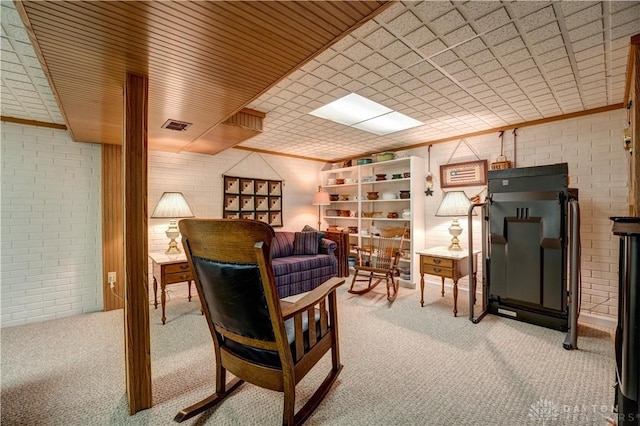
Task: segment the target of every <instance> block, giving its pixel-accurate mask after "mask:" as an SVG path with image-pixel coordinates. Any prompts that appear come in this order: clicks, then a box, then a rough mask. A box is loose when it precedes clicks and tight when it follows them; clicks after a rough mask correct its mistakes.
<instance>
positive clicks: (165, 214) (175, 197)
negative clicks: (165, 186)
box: [151, 192, 193, 219]
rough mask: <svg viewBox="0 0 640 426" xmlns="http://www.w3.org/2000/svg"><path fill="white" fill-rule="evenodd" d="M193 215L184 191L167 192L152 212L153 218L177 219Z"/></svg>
mask: <svg viewBox="0 0 640 426" xmlns="http://www.w3.org/2000/svg"><path fill="white" fill-rule="evenodd" d="M181 217H193V213H192V212H191V209H190V208H189V204H187V200H185V199H184V195H182V192H165V193H163V194H162V197H160V201H158V205H156V208H155V209H154V210H153V213H152V214H151V218H152V219H177V218H181Z"/></svg>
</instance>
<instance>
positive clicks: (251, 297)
mask: <svg viewBox="0 0 640 426" xmlns="http://www.w3.org/2000/svg"><path fill="white" fill-rule="evenodd" d="M179 226H180V232H181V233H182V242H183V245H184V248H185V252H186V254H187V259H188V260H189V264H190V265H191V268H192V271H194V278H195V282H196V286H197V288H198V293H199V294H200V295H201V297H202V299H203V306H204V313H205V316H206V319H207V323H208V325H209V331H210V332H211V336H212V337H213V343H214V346H215V359H216V392H215V393H214V394H213V395H211V396H210V397H208V398H206V399H204V400H202V401H201V402H198V403H196V404H194V405H192V406H190V407H188V408H186V409H184V410H182V411H181V412H180V413H179V414H178V415H177V416H176V417H175V420H176V421H178V422H181V421H183V420H186V419H188V418H191V417H193V416H195V415H197V414H199V413H201V412H203V411H205V410H207V409H209V408H211V407H214V406H215V405H217V404H219V403H220V402H222V401H223V400H224V399H225V398H226V397H227V396H228V395H229V394H230V393H231V392H233V391H234V390H235V389H236V388H237V387H238V386H239V385H241V384H242V383H243V382H244V381H247V382H249V383H253V384H255V385H257V386H260V387H263V388H267V389H272V390H277V391H280V392H284V410H283V417H282V424H283V425H293V424H302V423H303V422H304V421H305V420H306V419H307V418H308V417H309V416H310V415H311V413H313V411H314V410H315V408H316V407H317V406H318V405H319V404H320V402H321V401H322V399H323V398H324V397H325V395H326V394H327V393H328V391H329V389H330V388H331V386H332V385H333V383H334V382H335V380H336V378H337V376H338V374H339V373H340V371H341V370H342V365H341V364H340V352H339V347H338V317H337V306H336V302H337V300H336V288H337V287H338V286H340V285H342V284H344V279H340V278H331V279H329V280H328V281H326V282H325V283H324V284H321V285H320V286H319V287H316V288H315V289H314V290H312V291H310V292H309V293H307V294H306V295H304V296H303V297H301V298H300V299H299V300H298V301H297V302H295V303H286V302H281V301H280V300H279V299H278V293H277V291H276V287H275V278H274V276H273V270H272V268H271V263H270V246H271V241H272V239H273V236H274V231H273V229H272V228H271V227H270V226H269V225H267V224H265V223H262V222H259V221H254V220H237V219H236V220H227V219H186V220H181V221H180V224H179ZM329 350H331V355H332V357H331V359H332V366H331V369H330V371H329V373H328V374H327V376H326V378H325V379H324V381H323V382H322V384H321V385H320V386H319V388H318V389H317V390H316V391H315V393H314V394H313V395H312V396H311V397H310V398H309V400H308V401H307V402H306V403H305V404H304V406H303V407H302V408H301V409H300V410H299V411H298V412H297V413H295V410H294V407H295V397H296V395H295V387H296V384H297V383H298V382H299V381H300V380H301V379H302V378H303V377H304V376H305V375H306V374H307V373H308V372H309V371H310V370H311V368H312V367H313V366H314V365H315V364H316V363H317V362H318V361H319V360H320V359H321V358H322V357H323V356H324V354H325V353H326V352H328V351H329ZM227 371H229V372H230V373H232V374H233V375H234V376H236V378H235V379H233V380H231V381H230V382H229V383H227V382H226V372H227Z"/></svg>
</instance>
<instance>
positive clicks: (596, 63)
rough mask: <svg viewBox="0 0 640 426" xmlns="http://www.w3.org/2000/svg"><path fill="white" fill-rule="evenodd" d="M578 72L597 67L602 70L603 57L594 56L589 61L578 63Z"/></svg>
mask: <svg viewBox="0 0 640 426" xmlns="http://www.w3.org/2000/svg"><path fill="white" fill-rule="evenodd" d="M577 65H578V70H580V71H582V70H585V69H587V68H592V67H599V68H602V69H604V57H603V56H595V57H593V58H590V59H585V60H583V61H578V62H577Z"/></svg>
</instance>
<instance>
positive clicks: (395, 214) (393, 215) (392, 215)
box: [387, 212, 398, 219]
mask: <svg viewBox="0 0 640 426" xmlns="http://www.w3.org/2000/svg"><path fill="white" fill-rule="evenodd" d="M387 218H389V219H397V218H398V212H389V213H387Z"/></svg>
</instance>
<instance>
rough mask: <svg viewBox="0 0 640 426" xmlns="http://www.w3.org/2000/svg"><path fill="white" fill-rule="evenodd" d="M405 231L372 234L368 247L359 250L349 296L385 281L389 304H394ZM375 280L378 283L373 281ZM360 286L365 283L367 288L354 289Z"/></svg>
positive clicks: (397, 229)
mask: <svg viewBox="0 0 640 426" xmlns="http://www.w3.org/2000/svg"><path fill="white" fill-rule="evenodd" d="M405 232H406V228H388V229H382V230H381V232H380V235H379V236H377V235H373V233H372V232H371V231H369V238H368V244H367V245H364V246H363V247H356V248H355V250H356V264H355V266H354V269H355V273H354V275H353V280H352V281H351V287H350V288H349V293H353V294H364V293H366V292H368V291H370V290H372V289H374V288H375V287H376V286H377V285H378V284H380V282H382V280H384V281H385V282H386V284H387V300H388V301H389V302H393V301H394V300H396V296H397V295H398V280H397V279H396V276H397V275H399V274H398V262H399V261H400V255H401V249H402V242H403V241H404V235H405ZM374 279H375V281H374ZM358 282H366V283H367V286H366V287H364V288H359V289H354V286H355V285H356V283H358Z"/></svg>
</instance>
